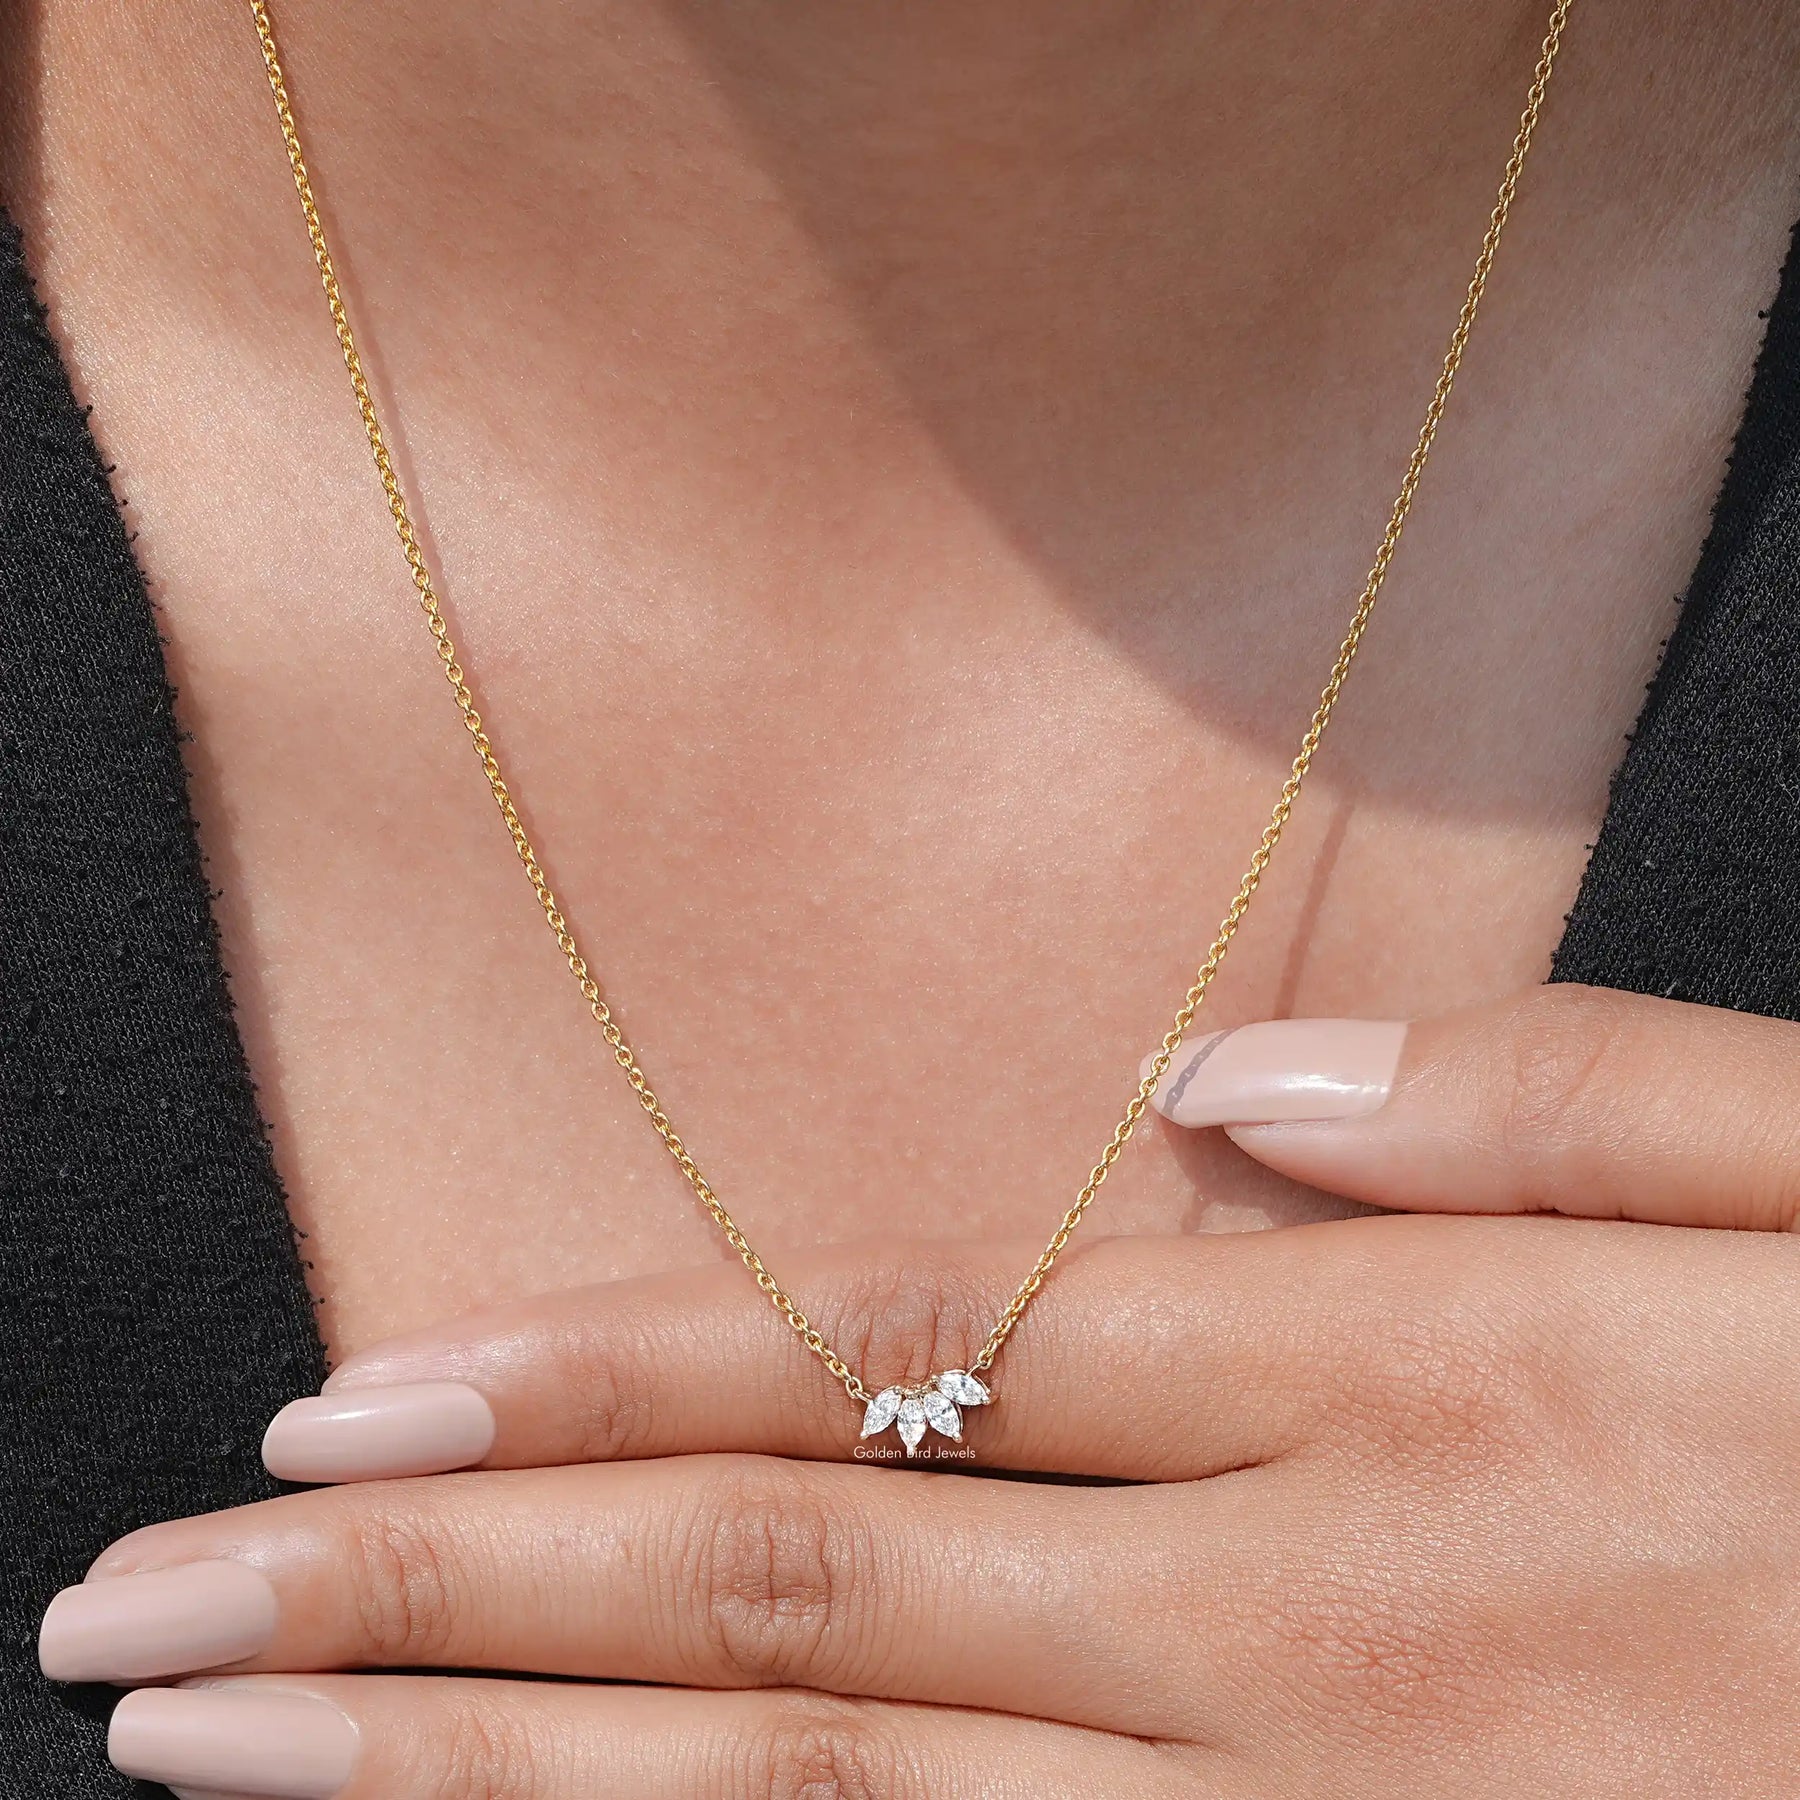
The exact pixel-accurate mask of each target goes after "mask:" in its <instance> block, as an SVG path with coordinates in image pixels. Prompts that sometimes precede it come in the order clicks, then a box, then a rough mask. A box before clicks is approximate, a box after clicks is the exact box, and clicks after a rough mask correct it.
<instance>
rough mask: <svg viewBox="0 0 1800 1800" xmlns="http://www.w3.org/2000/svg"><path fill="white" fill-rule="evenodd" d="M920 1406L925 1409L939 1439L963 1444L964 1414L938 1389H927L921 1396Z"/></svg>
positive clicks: (926, 1415)
mask: <svg viewBox="0 0 1800 1800" xmlns="http://www.w3.org/2000/svg"><path fill="white" fill-rule="evenodd" d="M919 1404H920V1405H921V1406H922V1407H924V1409H925V1417H926V1418H927V1419H929V1420H930V1421H931V1429H932V1430H933V1431H935V1432H936V1433H937V1434H938V1436H939V1437H947V1438H954V1439H955V1440H956V1442H957V1443H959V1444H960V1443H961V1442H962V1414H961V1413H959V1412H958V1411H957V1410H956V1407H955V1406H954V1404H953V1403H952V1402H951V1401H950V1400H948V1399H947V1398H946V1397H945V1396H944V1395H943V1394H941V1393H939V1392H938V1390H937V1389H936V1388H927V1389H926V1390H925V1391H924V1393H922V1394H921V1395H920V1396H919Z"/></svg>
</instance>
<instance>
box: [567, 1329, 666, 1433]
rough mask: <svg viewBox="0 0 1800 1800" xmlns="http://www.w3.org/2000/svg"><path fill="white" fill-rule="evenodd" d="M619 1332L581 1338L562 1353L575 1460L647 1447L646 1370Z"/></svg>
mask: <svg viewBox="0 0 1800 1800" xmlns="http://www.w3.org/2000/svg"><path fill="white" fill-rule="evenodd" d="M624 1336H625V1334H622V1333H616V1332H609V1333H607V1334H606V1342H605V1343H604V1344H600V1343H588V1342H585V1341H584V1342H582V1343H581V1344H579V1345H577V1346H575V1347H574V1348H572V1349H571V1351H570V1352H569V1354H568V1369H569V1400H570V1412H571V1415H572V1417H573V1419H574V1421H575V1447H576V1452H577V1458H578V1460H579V1461H581V1462H590V1463H599V1462H621V1461H625V1460H628V1459H630V1458H633V1457H636V1456H638V1455H641V1454H642V1453H643V1452H644V1451H646V1450H647V1449H649V1448H650V1447H651V1437H652V1432H653V1429H654V1427H653V1420H654V1417H655V1408H654V1405H653V1400H654V1396H653V1394H652V1392H651V1376H650V1372H649V1370H648V1369H647V1368H646V1367H645V1366H644V1364H643V1363H642V1362H641V1361H640V1360H639V1358H638V1357H636V1356H635V1355H633V1354H632V1353H631V1351H630V1350H629V1349H628V1348H622V1341H623V1338H624Z"/></svg>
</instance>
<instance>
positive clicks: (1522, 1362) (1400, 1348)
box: [1332, 1294, 1568, 1482]
mask: <svg viewBox="0 0 1800 1800" xmlns="http://www.w3.org/2000/svg"><path fill="white" fill-rule="evenodd" d="M1556 1337H1557V1334H1556V1332H1555V1330H1554V1316H1553V1310H1552V1309H1548V1308H1546V1309H1545V1311H1544V1313H1543V1316H1542V1318H1541V1319H1540V1320H1539V1321H1538V1322H1537V1323H1536V1324H1533V1323H1528V1322H1527V1321H1526V1320H1525V1319H1524V1318H1521V1317H1519V1316H1517V1312H1516V1310H1515V1309H1513V1308H1511V1307H1509V1306H1507V1305H1506V1304H1505V1303H1504V1301H1503V1299H1502V1298H1501V1297H1500V1296H1497V1295H1491V1294H1484V1295H1481V1296H1478V1297H1469V1296H1466V1295H1457V1294H1450V1295H1446V1296H1443V1297H1442V1303H1439V1304H1433V1305H1431V1306H1430V1307H1429V1308H1428V1309H1426V1310H1423V1311H1412V1312H1396V1313H1394V1314H1391V1315H1390V1316H1389V1317H1388V1318H1386V1319H1385V1320H1384V1321H1382V1323H1381V1324H1380V1325H1379V1326H1378V1327H1375V1328H1374V1329H1372V1330H1370V1331H1369V1332H1368V1333H1367V1334H1366V1335H1365V1336H1364V1337H1363V1340H1362V1342H1361V1344H1360V1345H1359V1347H1358V1349H1357V1352H1356V1354H1355V1355H1353V1356H1352V1357H1350V1358H1348V1359H1346V1362H1345V1364H1344V1366H1343V1368H1342V1371H1341V1374H1340V1382H1339V1389H1340V1391H1339V1395H1338V1396H1337V1399H1336V1402H1335V1404H1334V1406H1333V1409H1332V1411H1333V1417H1334V1419H1335V1422H1336V1424H1337V1426H1338V1428H1339V1429H1340V1430H1341V1431H1342V1432H1343V1433H1345V1434H1346V1435H1347V1436H1348V1437H1349V1438H1350V1439H1351V1440H1352V1441H1353V1443H1354V1445H1355V1447H1356V1448H1357V1449H1359V1450H1362V1451H1365V1452H1366V1451H1367V1450H1369V1449H1371V1448H1373V1449H1374V1450H1375V1451H1376V1453H1377V1454H1378V1455H1379V1456H1380V1458H1381V1459H1382V1461H1383V1462H1384V1463H1386V1464H1387V1465H1388V1466H1390V1467H1394V1468H1399V1469H1404V1470H1407V1471H1410V1472H1413V1473H1416V1474H1420V1475H1423V1476H1425V1477H1427V1478H1429V1479H1430V1480H1432V1481H1434V1482H1437V1481H1443V1480H1449V1479H1456V1480H1462V1479H1466V1478H1467V1477H1468V1476H1469V1474H1470V1473H1471V1472H1479V1471H1484V1470H1491V1469H1495V1468H1502V1467H1503V1468H1513V1467H1516V1466H1517V1465H1518V1464H1519V1462H1520V1460H1521V1459H1522V1458H1529V1457H1531V1456H1535V1455H1537V1454H1538V1453H1539V1452H1540V1451H1541V1449H1542V1446H1543V1444H1544V1442H1545V1439H1546V1436H1547V1435H1548V1434H1549V1432H1550V1428H1551V1425H1552V1423H1553V1421H1554V1418H1555V1416H1556V1409H1557V1407H1558V1405H1559V1400H1558V1396H1559V1395H1560V1394H1562V1393H1563V1392H1564V1390H1565V1389H1566V1388H1567V1386H1568V1379H1567V1377H1568V1371H1567V1370H1566V1368H1565V1367H1564V1366H1563V1365H1564V1363H1565V1361H1566V1359H1565V1357H1564V1356H1563V1353H1562V1351H1561V1350H1560V1349H1559V1347H1558V1344H1557V1341H1556Z"/></svg>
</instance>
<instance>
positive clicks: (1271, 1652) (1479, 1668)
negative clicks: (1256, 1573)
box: [1255, 1567, 1517, 1743]
mask: <svg viewBox="0 0 1800 1800" xmlns="http://www.w3.org/2000/svg"><path fill="white" fill-rule="evenodd" d="M1260 1606H1261V1609H1262V1617H1261V1620H1260V1621H1259V1623H1258V1625H1257V1626H1256V1628H1255V1629H1256V1631H1257V1633H1258V1635H1259V1636H1261V1637H1262V1639H1263V1652H1262V1655H1261V1656H1260V1657H1258V1658H1257V1659H1256V1660H1257V1661H1259V1662H1261V1663H1262V1664H1263V1665H1264V1667H1265V1670H1266V1672H1267V1675H1268V1676H1270V1677H1272V1678H1273V1681H1274V1683H1275V1684H1276V1685H1277V1686H1278V1687H1279V1688H1281V1689H1283V1690H1285V1691H1286V1692H1287V1693H1288V1694H1289V1695H1290V1697H1291V1698H1292V1700H1293V1701H1294V1702H1295V1704H1297V1705H1298V1706H1299V1707H1300V1708H1301V1709H1303V1710H1304V1711H1305V1712H1306V1713H1307V1714H1309V1715H1310V1716H1311V1717H1313V1718H1314V1719H1315V1720H1316V1721H1317V1722H1319V1723H1320V1724H1321V1725H1323V1726H1324V1727H1325V1728H1326V1729H1327V1730H1328V1731H1329V1732H1330V1733H1331V1734H1332V1735H1333V1736H1336V1737H1339V1738H1343V1737H1351V1738H1355V1739H1360V1740H1362V1741H1363V1742H1365V1743H1370V1742H1373V1743H1399V1742H1403V1741H1416V1736H1417V1733H1418V1731H1419V1729H1420V1727H1421V1726H1430V1725H1433V1724H1435V1723H1440V1722H1441V1723H1449V1722H1454V1723H1455V1725H1456V1727H1457V1729H1458V1731H1459V1732H1472V1733H1479V1732H1480V1730H1481V1729H1482V1722H1483V1721H1484V1720H1495V1721H1497V1720H1499V1719H1500V1718H1501V1717H1503V1716H1504V1715H1505V1712H1506V1710H1507V1708H1508V1707H1509V1706H1510V1705H1512V1704H1513V1703H1514V1702H1515V1701H1516V1699H1517V1694H1516V1693H1515V1692H1513V1691H1512V1690H1513V1689H1514V1688H1515V1686H1516V1684H1515V1683H1514V1682H1512V1681H1511V1680H1509V1678H1508V1676H1507V1673H1506V1658H1505V1655H1504V1653H1503V1652H1502V1650H1501V1648H1500V1646H1499V1643H1498V1635H1499V1634H1498V1633H1497V1632H1496V1631H1495V1630H1492V1629H1489V1628H1487V1627H1486V1626H1484V1625H1483V1623H1482V1621H1481V1620H1480V1618H1479V1617H1477V1616H1475V1614H1474V1613H1473V1612H1472V1611H1471V1610H1469V1609H1468V1608H1466V1607H1461V1606H1459V1605H1458V1604H1457V1603H1455V1602H1454V1601H1453V1600H1451V1599H1450V1598H1449V1597H1448V1596H1447V1595H1446V1594H1445V1593H1444V1592H1441V1591H1438V1590H1436V1589H1434V1588H1432V1587H1431V1586H1430V1585H1429V1584H1428V1583H1424V1582H1421V1581H1416V1580H1409V1579H1407V1577H1406V1576H1405V1575H1403V1574H1401V1573H1398V1572H1396V1571H1395V1569H1393V1568H1392V1567H1390V1568H1389V1569H1388V1570H1386V1571H1382V1572H1377V1571H1376V1570H1375V1569H1374V1568H1373V1567H1369V1568H1368V1569H1366V1570H1365V1571H1364V1572H1362V1573H1360V1574H1357V1575H1348V1574H1345V1573H1343V1572H1342V1571H1341V1570H1340V1569H1325V1568H1317V1567H1315V1568H1311V1569H1308V1570H1307V1571H1305V1573H1304V1575H1303V1577H1302V1578H1299V1579H1290V1580H1287V1581H1284V1582H1283V1583H1281V1584H1280V1586H1279V1588H1278V1589H1276V1590H1273V1591H1270V1592H1267V1593H1264V1594H1263V1595H1261V1596H1260Z"/></svg>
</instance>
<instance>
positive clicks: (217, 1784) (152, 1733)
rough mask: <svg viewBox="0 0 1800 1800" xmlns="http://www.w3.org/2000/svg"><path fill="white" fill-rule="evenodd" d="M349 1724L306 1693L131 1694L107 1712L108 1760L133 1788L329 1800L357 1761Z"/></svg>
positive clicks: (141, 1690) (167, 1690)
mask: <svg viewBox="0 0 1800 1800" xmlns="http://www.w3.org/2000/svg"><path fill="white" fill-rule="evenodd" d="M356 1747H357V1736H356V1727H355V1725H354V1724H352V1723H351V1721H350V1719H349V1717H348V1715H347V1714H345V1713H343V1712H341V1711H339V1709H338V1708H337V1707H335V1706H333V1705H332V1704H331V1702H330V1701H328V1700H321V1699H319V1698H318V1696H317V1695H314V1694H268V1693H251V1692H248V1691H246V1690H243V1689H235V1688H139V1689H138V1690H137V1691H136V1692H135V1693H131V1694H127V1695H126V1696H125V1698H124V1699H123V1700H121V1701H120V1702H119V1704H118V1706H117V1707H116V1708H115V1709H114V1711H113V1716H112V1727H111V1729H110V1731H109V1732H108V1733H107V1738H106V1753H107V1755H108V1756H109V1757H111V1759H112V1763H113V1767H114V1768H116V1769H118V1770H119V1771H120V1772H121V1773H122V1774H125V1775H132V1776H135V1777H136V1778H137V1779H138V1780H139V1781H160V1782H163V1783H164V1784H166V1785H168V1786H180V1787H185V1788H187V1789H189V1790H190V1791H193V1790H195V1789H196V1788H197V1789H198V1790H199V1791H200V1792H202V1793H207V1794H233V1795H239V1794H242V1795H256V1796H259V1797H262V1796H266V1797H267V1800H331V1796H332V1795H334V1794H336V1793H337V1792H338V1791H339V1790H340V1789H341V1788H343V1787H344V1786H345V1784H346V1783H347V1782H348V1781H349V1779H350V1772H351V1770H352V1769H353V1768H354V1766H355V1763H356Z"/></svg>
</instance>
